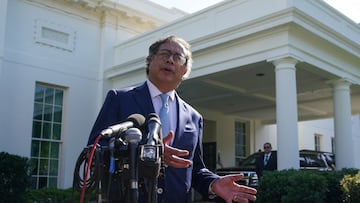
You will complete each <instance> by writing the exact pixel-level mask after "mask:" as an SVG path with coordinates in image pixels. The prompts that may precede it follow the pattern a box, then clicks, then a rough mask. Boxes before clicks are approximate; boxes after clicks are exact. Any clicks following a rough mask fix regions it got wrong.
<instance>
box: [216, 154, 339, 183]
mask: <svg viewBox="0 0 360 203" xmlns="http://www.w3.org/2000/svg"><path fill="white" fill-rule="evenodd" d="M261 153H262V152H256V153H254V154H252V155H250V156H248V157H247V158H246V159H244V160H243V161H242V162H241V163H240V165H239V166H234V167H226V168H218V169H216V170H215V173H216V174H218V175H229V174H238V173H243V174H244V178H243V179H242V180H240V181H239V182H238V183H239V184H241V185H247V186H250V187H257V186H258V177H257V175H256V172H255V169H256V166H255V162H256V159H257V157H259V156H261ZM271 153H274V154H276V151H272V152H271ZM334 157H335V156H334V154H332V153H330V152H319V151H313V150H300V151H299V161H300V169H304V170H318V171H328V170H335V158H334Z"/></svg>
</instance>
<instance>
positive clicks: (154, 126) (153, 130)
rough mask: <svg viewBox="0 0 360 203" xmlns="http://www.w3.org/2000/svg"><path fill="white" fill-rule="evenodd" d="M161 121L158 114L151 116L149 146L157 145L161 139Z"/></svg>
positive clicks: (148, 136) (148, 135)
mask: <svg viewBox="0 0 360 203" xmlns="http://www.w3.org/2000/svg"><path fill="white" fill-rule="evenodd" d="M161 137H162V135H161V121H160V118H159V116H158V115H157V114H156V113H151V114H149V120H148V134H147V139H148V140H147V144H148V145H156V144H158V142H159V139H161Z"/></svg>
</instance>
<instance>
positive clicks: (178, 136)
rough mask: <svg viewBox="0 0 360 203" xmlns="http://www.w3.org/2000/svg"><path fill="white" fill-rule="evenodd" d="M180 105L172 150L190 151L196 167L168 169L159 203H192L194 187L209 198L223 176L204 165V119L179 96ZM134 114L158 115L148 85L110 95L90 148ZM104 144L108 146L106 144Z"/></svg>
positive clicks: (97, 120) (160, 183)
mask: <svg viewBox="0 0 360 203" xmlns="http://www.w3.org/2000/svg"><path fill="white" fill-rule="evenodd" d="M176 102H177V115H178V119H177V120H178V121H177V128H176V129H177V130H176V132H175V138H174V140H173V143H172V146H173V147H175V148H179V149H184V150H188V151H189V152H190V154H189V156H188V157H185V158H187V159H190V160H192V161H193V164H192V165H191V166H190V167H188V168H173V167H166V168H165V179H164V180H163V181H159V183H158V187H159V188H163V191H164V192H163V193H162V194H158V202H165V203H167V202H171V203H186V202H189V203H190V202H191V187H194V188H195V190H197V191H198V192H199V193H200V194H202V195H203V196H204V197H207V196H208V192H209V191H208V190H209V185H210V183H211V182H212V181H213V180H215V179H217V178H219V176H217V175H215V174H214V173H212V172H211V171H209V170H208V169H206V167H205V165H204V162H203V158H202V128H203V122H202V116H201V115H200V114H199V113H198V112H197V111H196V110H195V109H193V108H192V107H191V106H190V105H189V104H187V103H186V102H184V101H183V100H182V99H181V98H180V97H179V95H177V94H176ZM134 113H138V114H141V115H144V116H145V117H147V116H148V115H149V114H150V113H155V110H154V107H153V104H152V100H151V96H150V93H149V89H148V87H147V85H146V83H144V84H143V85H141V86H138V87H135V88H130V89H129V88H128V89H123V90H111V91H109V92H108V94H107V97H106V99H105V101H104V104H103V106H102V108H101V110H100V113H99V115H98V117H97V119H96V122H95V124H94V126H93V129H92V131H91V134H90V137H89V141H88V144H92V143H93V142H94V140H95V138H96V137H97V136H98V135H99V133H100V132H101V131H102V130H103V129H105V128H107V127H108V126H110V125H114V124H118V123H120V122H123V121H125V120H126V119H127V118H128V116H129V115H131V114H134ZM143 137H144V136H143ZM104 143H107V142H102V144H104ZM140 199H141V198H140Z"/></svg>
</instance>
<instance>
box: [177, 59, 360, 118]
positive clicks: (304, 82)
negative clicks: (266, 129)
mask: <svg viewBox="0 0 360 203" xmlns="http://www.w3.org/2000/svg"><path fill="white" fill-rule="evenodd" d="M313 70H316V71H313ZM334 79H337V77H335V76H334V75H331V74H329V73H326V72H322V71H320V70H319V69H315V67H312V66H311V65H309V64H307V63H298V64H297V65H296V80H297V100H298V118H299V121H301V120H312V119H319V118H329V117H333V94H332V86H331V84H329V81H331V80H334ZM178 92H179V94H180V95H181V96H182V98H184V99H185V100H186V101H189V103H190V104H192V105H193V106H195V107H197V108H200V109H201V110H211V111H216V112H221V113H223V114H225V115H229V116H235V117H239V118H243V119H251V120H252V119H255V120H261V121H262V122H263V123H275V120H276V98H275V97H276V96H275V72H274V66H273V64H271V63H269V62H265V61H264V62H258V63H255V64H250V65H246V66H242V67H237V68H234V69H231V70H226V71H222V72H217V73H215V74H210V75H205V76H201V77H197V78H193V79H188V80H185V81H183V83H182V84H181V85H180V87H179V88H178ZM351 104H352V112H353V113H354V114H359V113H360V105H359V104H360V86H358V85H353V86H351Z"/></svg>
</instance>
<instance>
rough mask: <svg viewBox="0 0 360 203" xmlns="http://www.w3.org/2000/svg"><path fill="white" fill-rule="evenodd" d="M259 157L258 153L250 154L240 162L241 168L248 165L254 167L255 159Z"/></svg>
mask: <svg viewBox="0 0 360 203" xmlns="http://www.w3.org/2000/svg"><path fill="white" fill-rule="evenodd" d="M259 156H260V153H257V154H252V155H250V156H249V157H247V158H246V159H244V161H243V162H241V165H243V166H249V165H255V163H256V159H257V157H259Z"/></svg>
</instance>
